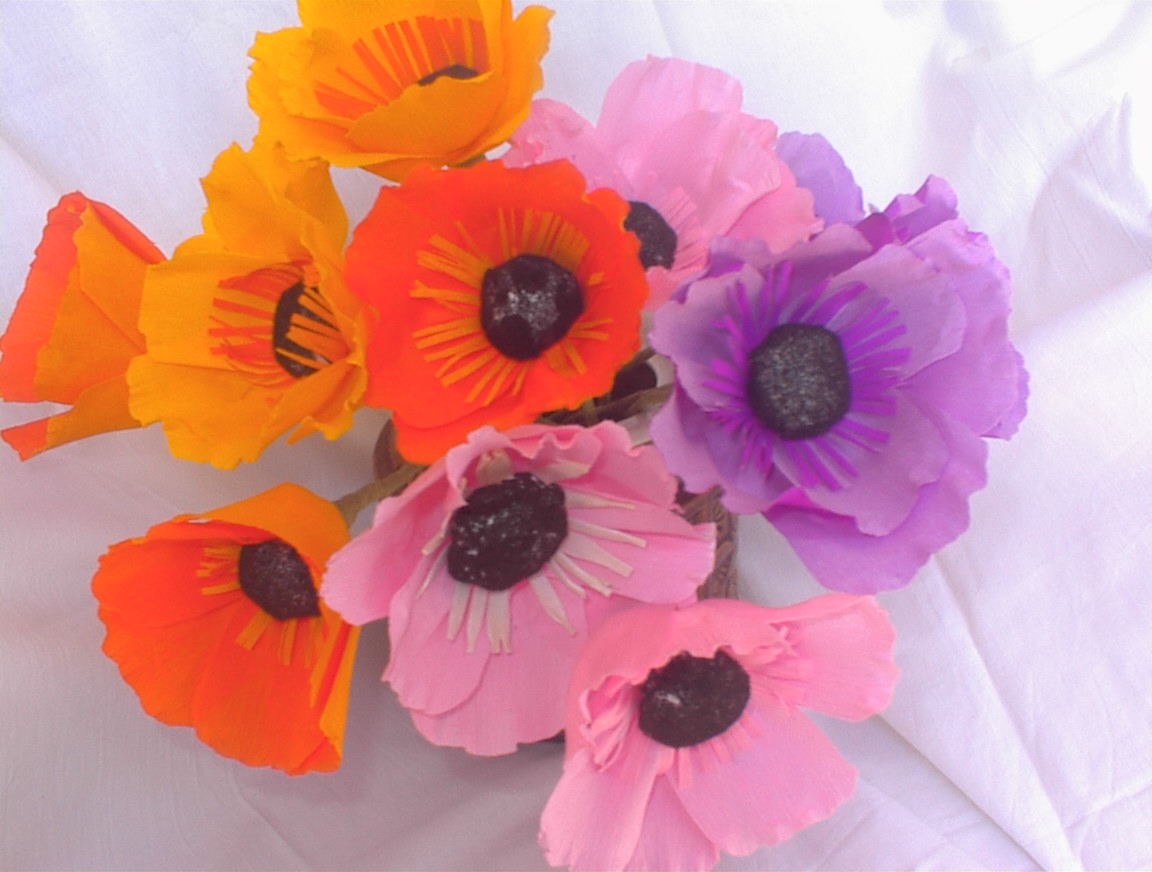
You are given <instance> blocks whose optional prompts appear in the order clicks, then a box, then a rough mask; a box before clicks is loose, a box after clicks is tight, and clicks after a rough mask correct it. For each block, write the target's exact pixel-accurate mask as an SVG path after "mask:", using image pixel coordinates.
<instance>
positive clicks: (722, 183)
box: [502, 57, 823, 308]
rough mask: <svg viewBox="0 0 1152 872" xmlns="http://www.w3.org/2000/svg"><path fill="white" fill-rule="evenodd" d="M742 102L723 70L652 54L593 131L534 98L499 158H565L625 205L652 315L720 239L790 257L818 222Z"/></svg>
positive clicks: (620, 84)
mask: <svg viewBox="0 0 1152 872" xmlns="http://www.w3.org/2000/svg"><path fill="white" fill-rule="evenodd" d="M742 100H743V94H742V89H741V86H740V83H739V82H738V81H737V80H736V79H734V78H732V77H731V76H729V75H728V74H727V73H724V72H722V71H720V70H718V69H715V68H713V67H707V66H703V65H702V64H693V63H689V62H687V61H683V60H679V59H676V58H653V57H649V58H647V59H645V60H642V61H636V62H634V63H631V64H629V65H628V66H626V67H625V68H624V70H623V71H622V72H621V73H620V75H619V76H617V77H616V80H615V81H614V82H613V83H612V84H611V85H610V86H609V88H608V91H607V93H606V94H605V96H604V105H603V107H602V109H601V112H600V118H599V120H598V121H597V123H596V124H595V126H593V125H592V124H590V123H589V122H588V121H586V120H585V119H584V118H582V117H581V116H580V115H578V114H577V113H576V112H575V111H573V110H572V109H570V108H569V107H568V106H566V105H564V104H563V103H559V102H557V101H555V100H535V101H533V103H532V109H531V111H530V112H529V115H528V119H527V120H526V121H525V122H524V123H523V124H522V125H520V127H519V128H518V129H517V131H516V133H515V134H513V136H512V139H511V140H510V145H511V148H510V149H509V151H508V152H507V153H505V154H504V156H503V157H502V160H503V161H504V162H505V163H506V164H508V165H509V166H526V165H529V164H536V163H543V162H545V161H550V160H558V159H567V160H570V161H571V162H572V163H574V164H575V165H576V166H577V167H578V168H579V170H580V171H581V172H582V173H583V174H584V176H585V178H586V179H587V180H588V187H589V188H590V189H591V188H601V187H607V188H612V189H613V190H615V191H616V192H617V193H618V194H620V195H621V196H622V197H624V199H626V200H628V201H630V202H631V203H632V204H633V210H632V212H631V213H630V215H629V219H628V221H627V222H625V225H624V226H625V227H627V228H628V229H630V230H633V231H634V232H635V233H636V234H637V235H638V236H639V237H640V239H641V262H642V263H643V264H644V266H645V267H646V268H647V271H648V282H649V286H650V287H651V295H650V297H649V302H648V307H649V308H654V307H656V306H658V305H660V304H661V303H663V302H664V301H666V300H667V299H668V297H669V295H670V294H671V293H672V291H673V290H674V289H675V288H676V287H677V286H678V285H679V284H680V283H681V282H683V281H684V280H685V279H687V278H690V277H691V276H693V275H694V274H695V273H697V272H698V271H699V270H700V269H702V268H703V267H704V265H705V262H706V260H707V254H708V245H709V243H710V242H711V241H712V239H714V238H715V237H717V236H720V235H725V234H726V235H730V236H735V237H738V238H742V239H752V238H756V239H763V240H764V241H765V242H766V243H767V244H768V247H769V248H770V249H771V250H772V251H783V250H785V249H786V248H788V247H790V246H791V245H793V244H794V243H796V242H799V241H801V240H804V239H807V238H808V237H809V236H810V235H811V234H812V233H814V232H816V231H818V230H819V229H820V228H821V227H822V226H823V224H822V222H820V221H819V220H818V219H817V218H816V216H815V214H814V213H813V211H812V195H811V194H810V193H809V192H808V191H806V190H804V189H803V188H799V187H797V185H796V181H795V179H794V178H793V177H792V173H791V172H790V171H789V169H788V166H787V165H786V164H785V163H784V162H783V161H782V160H781V159H780V158H779V157H778V156H777V155H776V153H775V151H774V150H773V144H774V143H775V141H776V125H775V124H773V123H772V122H771V121H768V120H765V119H759V118H755V117H753V116H751V115H748V114H746V113H743V112H741V111H740V106H741V102H742Z"/></svg>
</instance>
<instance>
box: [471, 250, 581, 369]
mask: <svg viewBox="0 0 1152 872" xmlns="http://www.w3.org/2000/svg"><path fill="white" fill-rule="evenodd" d="M583 311H584V294H583V292H582V291H581V290H580V285H579V284H578V283H577V282H576V277H575V276H573V275H572V273H570V272H568V270H566V269H564V267H562V266H560V264H558V263H556V261H554V260H552V259H550V258H547V257H541V256H540V255H538V254H521V255H518V256H517V257H514V258H512V259H511V260H508V261H505V262H504V263H502V264H500V265H499V266H494V267H492V269H490V270H488V271H487V272H486V273H484V281H483V283H482V285H481V288H480V327H481V329H483V331H484V335H485V336H487V337H488V341H489V342H491V343H492V344H493V345H494V346H495V347H496V350H497V351H499V352H500V353H501V354H503V355H504V356H505V357H510V358H512V359H513V360H531V359H532V358H534V357H539V356H540V354H541V353H543V351H544V350H545V349H546V348H548V347H550V346H551V345H553V344H555V343H556V342H559V341H560V340H561V339H562V338H563V337H564V335H565V334H566V333H567V332H568V328H570V327H571V326H572V325H573V324H574V323H575V321H576V319H577V318H579V317H580V315H581V314H582V313H583Z"/></svg>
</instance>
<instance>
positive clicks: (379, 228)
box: [346, 161, 648, 463]
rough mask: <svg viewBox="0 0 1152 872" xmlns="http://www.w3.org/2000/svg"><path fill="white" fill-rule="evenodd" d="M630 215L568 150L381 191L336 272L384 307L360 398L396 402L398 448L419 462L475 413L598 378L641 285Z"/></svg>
mask: <svg viewBox="0 0 1152 872" xmlns="http://www.w3.org/2000/svg"><path fill="white" fill-rule="evenodd" d="M627 213H628V204H627V203H626V202H624V200H622V199H621V198H620V197H619V196H617V195H616V194H615V193H614V192H612V191H610V190H608V189H601V190H597V191H592V192H586V191H585V185H584V178H583V177H582V176H581V175H580V173H579V172H577V171H576V169H575V168H574V167H573V166H572V165H571V164H569V163H567V162H565V161H557V162H554V163H548V164H540V165H537V166H533V167H526V168H523V169H510V168H508V167H505V166H504V165H503V164H501V163H499V162H493V163H484V164H479V165H477V166H474V167H470V168H468V169H456V170H432V169H426V168H422V169H418V170H416V171H414V172H413V173H412V175H411V176H409V177H408V179H407V181H406V182H405V183H404V184H403V185H401V186H400V187H398V188H384V189H383V190H381V192H380V195H379V197H378V198H377V200H376V203H375V205H374V206H373V208H372V210H371V212H370V213H369V214H368V216H367V217H366V218H365V219H364V221H363V222H362V223H361V224H360V226H359V227H358V228H357V229H356V232H355V233H354V235H353V240H352V244H351V245H350V246H349V248H348V256H347V267H346V277H347V280H348V286H349V288H350V289H351V290H352V292H353V293H354V294H357V295H358V296H360V297H361V298H362V299H364V300H366V301H367V302H368V303H370V304H371V305H373V306H375V308H376V309H377V311H378V312H379V313H380V317H379V318H378V323H377V324H376V325H375V326H374V328H373V330H372V332H371V334H370V336H369V342H368V355H367V360H368V366H369V384H368V389H367V391H366V393H365V402H366V403H368V404H370V405H378V406H384V407H386V408H389V409H391V410H392V412H393V420H394V421H395V424H396V432H397V445H398V448H399V450H400V453H401V454H403V455H404V456H405V457H406V458H408V459H409V460H412V461H415V462H420V463H431V462H432V461H434V460H436V459H437V458H438V457H440V456H441V455H442V454H443V453H444V452H445V451H447V450H448V449H449V448H451V447H452V446H454V445H456V444H458V443H461V442H463V441H464V438H465V437H466V436H467V435H468V433H470V432H471V431H472V430H474V429H476V428H477V427H480V426H481V425H484V424H491V425H492V426H494V427H496V428H498V429H504V428H508V427H512V426H515V425H517V424H526V423H528V422H530V421H532V420H533V419H534V418H536V416H537V415H539V414H540V413H541V412H544V411H548V410H551V409H572V408H576V407H577V406H579V405H580V403H581V402H583V401H584V400H586V399H588V398H589V397H593V396H596V395H598V394H601V393H604V392H606V391H607V390H609V388H610V387H611V385H612V379H613V376H614V374H615V373H616V371H617V369H619V367H620V366H621V364H623V363H624V362H625V361H627V360H628V358H629V357H631V356H632V354H634V353H635V351H636V349H637V347H638V345H639V334H640V309H641V307H642V306H643V304H644V301H645V299H646V298H647V295H648V285H647V283H646V281H645V278H644V269H643V267H642V266H641V265H640V259H639V255H638V251H639V241H638V240H637V238H636V237H635V236H634V235H633V234H631V233H630V232H628V231H626V230H624V228H623V223H624V219H625V217H626V215H627Z"/></svg>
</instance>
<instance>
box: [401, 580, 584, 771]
mask: <svg viewBox="0 0 1152 872" xmlns="http://www.w3.org/2000/svg"><path fill="white" fill-rule="evenodd" d="M553 587H554V589H555V590H556V591H557V595H558V597H559V599H560V601H561V603H562V605H563V607H564V610H565V613H566V614H567V616H568V619H569V621H570V622H571V623H572V626H573V629H574V630H575V632H573V633H569V632H568V631H567V630H565V629H564V628H563V627H562V626H560V625H559V624H558V623H556V621H554V620H553V619H552V618H551V617H550V616H549V615H548V614H547V613H546V612H545V611H544V609H543V608H542V607H541V605H540V602H539V600H538V599H537V598H536V594H535V593H534V592H533V591H532V588H531V587H529V586H528V585H523V584H522V585H520V586H518V587H516V588H515V589H514V590H513V592H512V602H511V613H512V631H511V648H512V650H511V652H510V653H509V652H502V653H494V654H491V653H484V654H481V653H480V652H479V647H480V646H479V644H478V645H477V653H476V654H472V655H464V656H468V657H472V658H474V659H482V660H485V661H486V666H487V668H486V669H485V671H484V674H483V678H482V680H480V681H479V682H478V683H476V684H475V685H474V686H473V689H472V692H471V693H470V694H469V695H468V696H467V697H466V698H464V699H462V700H461V701H459V702H458V703H457V704H456V705H454V706H453V707H451V708H442V707H441V706H439V705H433V706H418V705H412V704H410V702H409V700H411V699H412V698H413V697H412V695H411V693H410V694H409V696H408V699H404V698H402V699H401V702H404V703H405V704H406V705H408V707H409V708H410V709H411V710H412V712H411V714H412V721H413V723H414V724H415V725H416V727H417V729H419V730H420V732H421V733H422V734H423V735H424V736H425V738H427V739H428V740H429V741H430V742H433V743H434V744H437V745H447V746H450V747H457V748H463V749H464V750H466V751H468V752H469V753H470V754H478V755H483V756H494V755H498V754H511V753H512V752H513V751H515V750H516V747H517V745H518V744H521V743H526V742H539V741H542V740H544V739H547V738H550V737H551V736H554V735H556V734H557V733H558V732H560V731H561V730H562V729H563V728H564V700H565V696H566V693H567V690H568V680H569V677H570V676H571V672H572V664H573V663H574V662H575V661H576V656H577V655H578V654H579V653H580V649H581V648H582V647H583V645H584V640H585V639H586V638H587V635H588V631H587V627H586V625H585V620H584V609H585V606H584V602H583V600H581V599H580V598H579V597H577V596H576V595H575V594H574V593H572V592H570V591H568V590H567V589H562V587H561V585H553ZM591 596H597V595H596V594H591ZM462 636H463V631H461V637H462ZM481 636H482V637H483V631H481ZM457 641H458V642H461V643H462V642H463V639H462V638H460V639H458V640H457ZM404 645H405V650H410V648H411V645H412V642H411V641H410V640H406V641H405V643H404ZM461 650H462V647H459V648H453V647H446V646H434V650H433V651H423V652H421V655H420V656H421V659H422V660H424V663H425V666H424V669H423V670H422V672H423V675H422V680H423V681H424V682H426V683H431V684H436V683H440V682H441V681H449V682H452V681H453V679H452V678H450V677H449V675H448V673H449V672H450V671H451V670H453V669H455V668H456V665H457V664H458V663H460V657H461V655H460V651H461ZM486 651H487V649H486ZM437 654H441V655H444V659H439V658H437V656H436V655H437ZM433 709H435V710H433Z"/></svg>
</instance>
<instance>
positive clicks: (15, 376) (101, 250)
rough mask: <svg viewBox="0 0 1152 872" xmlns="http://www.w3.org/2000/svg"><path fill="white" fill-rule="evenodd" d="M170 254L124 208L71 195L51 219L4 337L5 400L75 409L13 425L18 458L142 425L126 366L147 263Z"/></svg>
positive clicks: (137, 349) (1, 379) (137, 339)
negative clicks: (131, 400) (133, 409)
mask: <svg viewBox="0 0 1152 872" xmlns="http://www.w3.org/2000/svg"><path fill="white" fill-rule="evenodd" d="M163 259H164V255H163V254H161V253H160V251H159V249H157V248H156V246H154V245H153V244H152V243H151V242H149V241H148V239H147V238H145V236H144V234H142V233H141V232H140V231H139V230H137V229H136V228H135V227H133V226H132V225H131V224H130V223H129V222H128V221H127V220H126V219H125V218H124V217H123V216H122V215H121V214H120V213H119V212H116V211H115V210H114V209H111V208H110V207H108V206H106V205H104V204H103V203H98V202H96V201H94V200H89V199H88V198H87V197H85V196H84V195H83V194H79V193H73V194H66V195H64V196H63V197H61V198H60V202H59V203H57V204H56V206H55V207H53V209H52V210H51V211H50V212H49V213H48V223H47V226H46V227H45V228H44V235H43V237H42V238H41V240H40V246H39V247H38V248H37V249H36V258H35V260H33V261H32V267H31V269H30V270H29V271H28V281H27V282H26V283H25V285H24V292H23V293H22V294H21V295H20V299H19V300H18V301H17V303H16V310H15V311H14V312H13V313H12V319H11V321H10V322H9V324H8V329H7V331H6V332H5V334H4V336H3V337H0V352H3V357H2V358H0V398H3V399H5V400H14V401H17V402H26V403H35V402H41V401H50V402H55V403H63V404H66V405H69V406H71V408H70V409H68V410H66V411H63V412H58V413H57V414H54V415H51V416H49V417H47V418H41V419H39V420H35V421H29V422H28V423H26V424H18V425H16V426H15V427H9V428H8V429H6V430H5V431H4V432H3V434H2V435H3V437H4V440H5V441H6V442H8V443H9V444H10V445H11V446H12V447H13V448H15V449H16V451H17V452H18V453H19V454H20V457H21V458H22V459H25V460H26V459H28V458H29V457H31V456H33V455H34V454H38V453H40V452H41V451H44V450H45V449H47V448H53V447H55V446H57V445H61V444H63V443H65V442H71V441H72V440H74V439H81V438H83V437H85V436H92V435H94V434H96V433H104V432H107V431H110V430H124V429H128V428H132V427H136V426H138V423H137V421H136V419H135V418H133V417H132V415H131V414H129V411H128V385H127V383H126V381H125V375H124V374H125V371H126V370H127V368H128V362H129V361H130V360H131V359H132V358H133V357H135V356H136V355H138V354H140V353H141V352H142V351H143V350H144V337H143V336H141V335H140V332H139V331H138V330H137V329H136V317H137V314H138V312H139V308H140V292H141V288H142V286H143V284H144V272H145V269H146V268H147V266H148V264H151V263H156V262H158V261H161V260H163Z"/></svg>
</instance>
